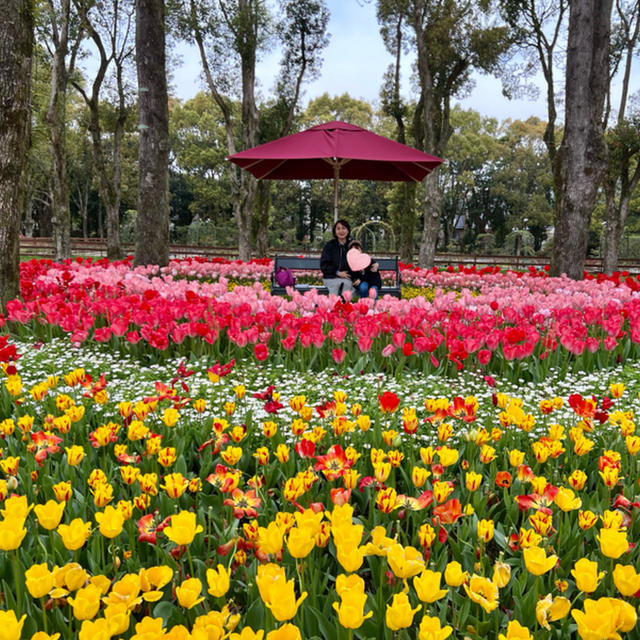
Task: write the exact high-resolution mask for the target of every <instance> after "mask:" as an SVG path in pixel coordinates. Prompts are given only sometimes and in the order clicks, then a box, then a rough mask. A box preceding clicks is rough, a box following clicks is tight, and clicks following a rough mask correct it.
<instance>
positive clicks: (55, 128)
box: [45, 0, 71, 260]
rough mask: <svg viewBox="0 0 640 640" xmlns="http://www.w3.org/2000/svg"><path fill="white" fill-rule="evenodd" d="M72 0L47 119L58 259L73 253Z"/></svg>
mask: <svg viewBox="0 0 640 640" xmlns="http://www.w3.org/2000/svg"><path fill="white" fill-rule="evenodd" d="M70 14H71V2H70V0H63V1H62V3H61V23H60V27H59V40H58V42H56V46H55V49H54V51H53V60H52V67H51V93H50V96H49V106H48V108H47V113H46V116H45V117H46V121H47V125H48V127H49V144H50V147H51V164H52V166H51V173H52V176H51V227H52V231H53V244H54V251H55V258H56V260H63V259H65V258H70V257H71V212H70V211H69V183H68V180H67V158H66V102H67V79H68V71H67V63H66V59H67V53H68V36H69V20H70Z"/></svg>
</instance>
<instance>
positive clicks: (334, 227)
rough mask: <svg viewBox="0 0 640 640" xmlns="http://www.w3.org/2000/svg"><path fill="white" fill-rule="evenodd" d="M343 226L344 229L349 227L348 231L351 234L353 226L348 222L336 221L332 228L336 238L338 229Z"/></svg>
mask: <svg viewBox="0 0 640 640" xmlns="http://www.w3.org/2000/svg"><path fill="white" fill-rule="evenodd" d="M339 224H341V225H342V226H343V227H347V231H348V232H349V234H351V225H350V224H349V223H348V222H347V221H346V220H336V221H335V222H334V223H333V227H332V228H331V233H332V234H333V237H334V238H335V237H336V227H337V226H338V225H339Z"/></svg>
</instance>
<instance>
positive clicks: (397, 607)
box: [385, 592, 420, 631]
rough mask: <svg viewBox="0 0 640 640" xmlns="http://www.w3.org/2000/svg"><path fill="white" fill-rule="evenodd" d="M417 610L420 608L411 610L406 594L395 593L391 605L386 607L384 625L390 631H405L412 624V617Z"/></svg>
mask: <svg viewBox="0 0 640 640" xmlns="http://www.w3.org/2000/svg"><path fill="white" fill-rule="evenodd" d="M419 609H420V607H416V608H415V609H412V608H411V603H410V602H409V597H408V596H407V594H406V593H404V592H401V593H396V594H394V596H393V600H392V602H391V604H388V605H387V611H386V614H385V623H386V625H387V627H388V628H389V629H391V631H399V630H400V629H406V628H407V627H410V626H411V624H412V623H413V616H414V615H415V613H416V611H418V610H419Z"/></svg>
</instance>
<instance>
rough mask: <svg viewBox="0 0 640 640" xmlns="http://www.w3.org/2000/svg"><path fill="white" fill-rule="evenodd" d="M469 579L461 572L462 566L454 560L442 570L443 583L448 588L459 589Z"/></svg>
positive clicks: (464, 572)
mask: <svg viewBox="0 0 640 640" xmlns="http://www.w3.org/2000/svg"><path fill="white" fill-rule="evenodd" d="M468 579H469V573H468V572H467V571H463V570H462V565H461V564H460V563H459V562H457V561H456V560H454V561H452V562H450V563H449V564H448V565H447V567H446V569H445V570H444V581H445V582H446V583H447V584H448V585H449V586H450V587H459V586H460V585H461V584H462V583H463V582H466V581H467V580H468Z"/></svg>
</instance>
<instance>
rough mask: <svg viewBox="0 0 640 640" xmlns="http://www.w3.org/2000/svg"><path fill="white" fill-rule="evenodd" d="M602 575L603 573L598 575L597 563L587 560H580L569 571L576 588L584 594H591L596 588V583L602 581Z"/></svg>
mask: <svg viewBox="0 0 640 640" xmlns="http://www.w3.org/2000/svg"><path fill="white" fill-rule="evenodd" d="M604 573H605V572H604V571H600V573H598V563H597V562H594V561H593V560H589V559H588V558H580V560H578V561H577V562H576V563H575V564H574V565H573V569H572V570H571V575H572V576H573V577H574V578H575V581H576V587H578V590H579V591H583V592H584V593H593V592H594V591H595V590H596V589H597V588H598V583H599V582H600V580H602V578H603V576H604Z"/></svg>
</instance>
